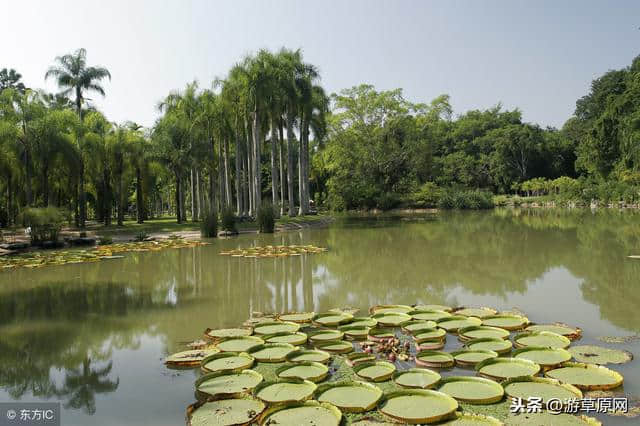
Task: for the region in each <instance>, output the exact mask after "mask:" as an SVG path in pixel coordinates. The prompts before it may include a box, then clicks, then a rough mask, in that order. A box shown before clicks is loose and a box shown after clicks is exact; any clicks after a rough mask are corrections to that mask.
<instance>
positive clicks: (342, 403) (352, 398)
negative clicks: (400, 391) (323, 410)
mask: <svg viewBox="0 0 640 426" xmlns="http://www.w3.org/2000/svg"><path fill="white" fill-rule="evenodd" d="M380 398H382V390H380V388H379V387H377V386H375V385H373V384H370V383H366V382H359V381H345V382H334V383H327V384H324V385H320V386H318V389H317V390H316V393H315V399H317V400H318V401H320V402H328V403H330V404H333V405H335V406H336V407H338V408H340V409H341V410H343V411H345V412H347V413H361V412H363V411H369V410H371V409H373V408H374V407H375V406H376V405H377V404H378V401H379V400H380Z"/></svg>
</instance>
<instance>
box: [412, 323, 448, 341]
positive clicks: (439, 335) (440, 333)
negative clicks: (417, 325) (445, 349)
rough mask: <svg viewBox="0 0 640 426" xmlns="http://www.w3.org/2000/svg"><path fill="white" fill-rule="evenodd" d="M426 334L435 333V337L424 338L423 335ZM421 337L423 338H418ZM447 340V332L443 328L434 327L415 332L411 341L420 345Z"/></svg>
mask: <svg viewBox="0 0 640 426" xmlns="http://www.w3.org/2000/svg"><path fill="white" fill-rule="evenodd" d="M428 333H436V335H435V336H424V335H425V334H428ZM420 336H423V337H420ZM446 338H447V330H445V329H444V328H439V327H434V328H423V329H422V330H420V332H419V333H418V332H416V333H415V334H414V335H413V340H414V341H415V342H416V343H422V342H433V341H435V340H438V341H442V340H445V339H446Z"/></svg>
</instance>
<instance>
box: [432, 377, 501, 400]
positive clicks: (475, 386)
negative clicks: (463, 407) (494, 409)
mask: <svg viewBox="0 0 640 426" xmlns="http://www.w3.org/2000/svg"><path fill="white" fill-rule="evenodd" d="M438 391H440V392H444V393H446V394H447V395H450V396H452V397H454V398H455V399H457V400H459V401H464V402H468V403H470V404H493V403H494V402H498V401H500V400H501V399H502V397H503V396H504V390H503V389H502V386H500V385H499V384H498V383H496V382H494V381H493V380H489V379H483V378H482V377H470V376H449V377H446V378H444V379H442V381H441V382H440V387H439V388H438Z"/></svg>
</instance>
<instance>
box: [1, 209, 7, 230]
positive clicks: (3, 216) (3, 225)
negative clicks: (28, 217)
mask: <svg viewBox="0 0 640 426" xmlns="http://www.w3.org/2000/svg"><path fill="white" fill-rule="evenodd" d="M7 226H9V212H8V211H6V210H5V209H3V208H2V207H0V228H6V227H7Z"/></svg>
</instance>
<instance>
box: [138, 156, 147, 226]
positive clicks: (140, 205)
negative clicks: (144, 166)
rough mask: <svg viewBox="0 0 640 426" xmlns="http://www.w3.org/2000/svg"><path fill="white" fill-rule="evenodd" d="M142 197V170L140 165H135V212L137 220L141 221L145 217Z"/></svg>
mask: <svg viewBox="0 0 640 426" xmlns="http://www.w3.org/2000/svg"><path fill="white" fill-rule="evenodd" d="M144 210H145V208H144V197H143V194H142V171H141V170H140V166H139V165H137V166H136V213H137V222H138V223H143V222H144V218H145V212H144Z"/></svg>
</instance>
